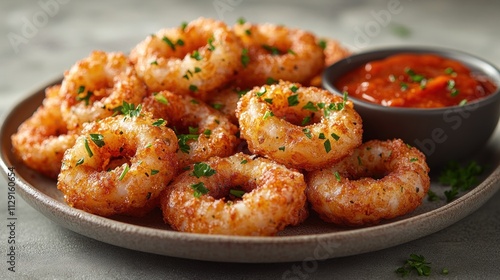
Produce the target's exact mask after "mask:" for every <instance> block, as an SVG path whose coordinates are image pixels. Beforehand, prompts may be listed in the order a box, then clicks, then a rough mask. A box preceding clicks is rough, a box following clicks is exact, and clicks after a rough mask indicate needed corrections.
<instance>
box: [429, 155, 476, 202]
mask: <svg viewBox="0 0 500 280" xmlns="http://www.w3.org/2000/svg"><path fill="white" fill-rule="evenodd" d="M483 171H484V168H483V167H482V166H480V165H479V164H478V163H477V162H475V161H471V162H470V163H469V164H468V165H466V166H465V167H462V166H461V165H460V164H458V162H456V161H451V162H449V163H448V164H447V165H446V166H445V168H444V169H443V170H442V171H441V173H440V175H439V182H440V183H441V184H443V185H448V186H451V189H450V190H447V191H445V192H444V194H445V196H446V202H451V201H453V200H454V199H455V198H456V197H457V196H458V194H459V193H460V192H465V191H468V190H470V189H471V188H472V187H474V186H475V185H476V184H477V183H478V180H477V176H479V175H481V174H482V173H483Z"/></svg>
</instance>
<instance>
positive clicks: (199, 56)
mask: <svg viewBox="0 0 500 280" xmlns="http://www.w3.org/2000/svg"><path fill="white" fill-rule="evenodd" d="M191 57H192V58H194V59H196V60H198V61H200V60H202V59H203V58H202V57H201V55H200V52H198V51H197V50H196V51H194V52H193V53H192V54H191Z"/></svg>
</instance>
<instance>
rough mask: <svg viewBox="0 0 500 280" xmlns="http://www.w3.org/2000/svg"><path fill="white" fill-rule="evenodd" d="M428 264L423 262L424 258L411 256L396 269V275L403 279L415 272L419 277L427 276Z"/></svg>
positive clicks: (415, 255)
mask: <svg viewBox="0 0 500 280" xmlns="http://www.w3.org/2000/svg"><path fill="white" fill-rule="evenodd" d="M430 264H431V263H430V262H428V261H426V260H425V258H424V256H422V255H417V254H411V255H410V258H409V259H407V260H406V262H405V264H404V265H403V266H401V267H399V268H398V269H396V273H397V274H399V275H401V276H402V277H404V276H408V275H410V273H411V272H412V271H416V272H417V273H418V275H419V276H429V275H430V274H431V267H430V266H429V265H430Z"/></svg>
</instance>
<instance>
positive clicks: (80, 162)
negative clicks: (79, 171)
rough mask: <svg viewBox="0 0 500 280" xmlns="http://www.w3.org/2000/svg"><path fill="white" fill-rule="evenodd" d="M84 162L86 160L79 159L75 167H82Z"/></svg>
mask: <svg viewBox="0 0 500 280" xmlns="http://www.w3.org/2000/svg"><path fill="white" fill-rule="evenodd" d="M83 162H84V158H81V159H79V160H78V161H77V162H76V165H75V166H78V165H81V164H83Z"/></svg>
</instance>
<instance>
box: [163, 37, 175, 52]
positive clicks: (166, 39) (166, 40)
mask: <svg viewBox="0 0 500 280" xmlns="http://www.w3.org/2000/svg"><path fill="white" fill-rule="evenodd" d="M161 40H162V41H163V42H165V43H167V45H168V46H169V47H170V48H171V49H172V50H173V51H175V44H174V43H173V42H172V41H171V40H170V39H169V38H168V37H167V36H163V38H161Z"/></svg>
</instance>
